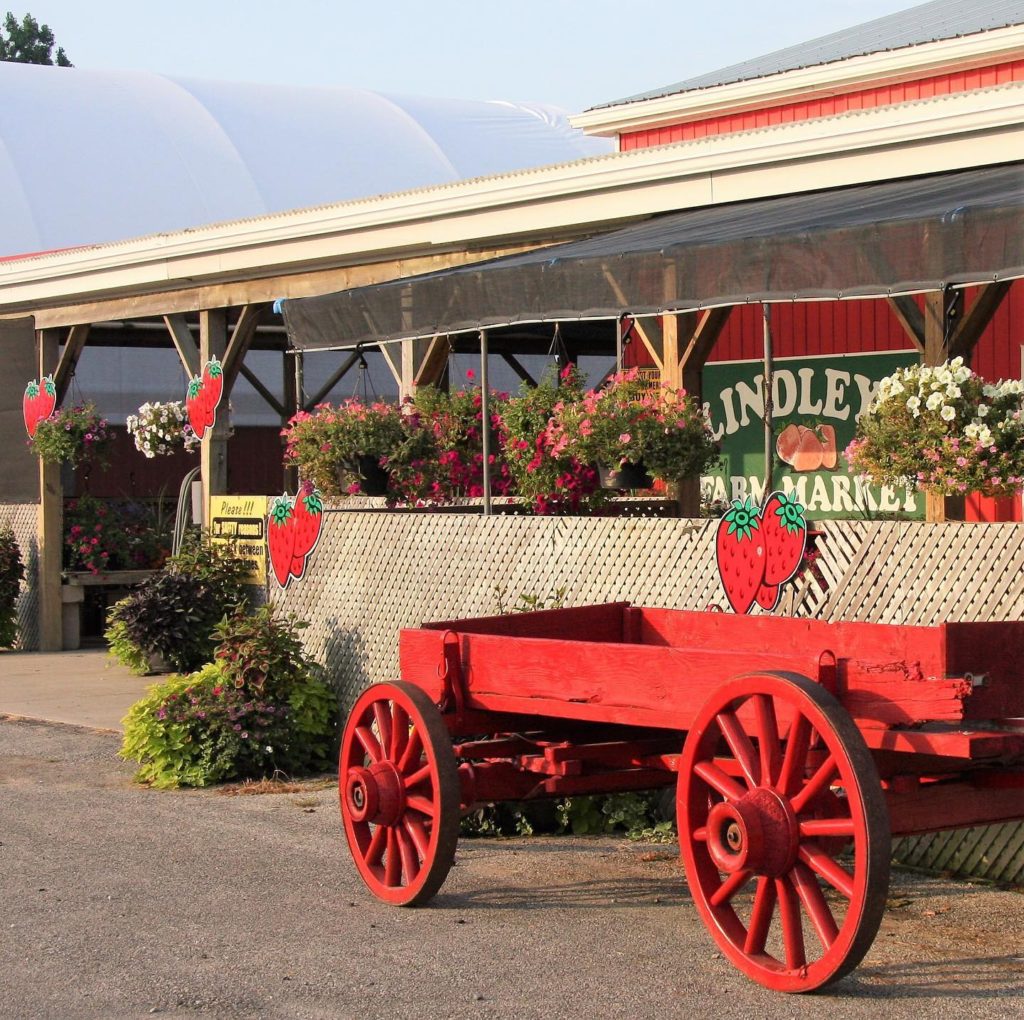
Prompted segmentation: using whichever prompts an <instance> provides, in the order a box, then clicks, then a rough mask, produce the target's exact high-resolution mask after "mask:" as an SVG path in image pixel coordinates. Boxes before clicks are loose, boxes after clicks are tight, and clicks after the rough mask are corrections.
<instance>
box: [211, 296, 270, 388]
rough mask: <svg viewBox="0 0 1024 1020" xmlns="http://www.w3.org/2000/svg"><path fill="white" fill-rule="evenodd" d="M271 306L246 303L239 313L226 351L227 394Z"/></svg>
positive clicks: (225, 380)
mask: <svg viewBox="0 0 1024 1020" xmlns="http://www.w3.org/2000/svg"><path fill="white" fill-rule="evenodd" d="M270 307H271V306H270V304H269V303H268V304H258V305H246V306H245V307H244V308H243V309H242V311H241V313H240V314H239V316H238V321H237V322H236V323H235V328H234V330H233V331H232V333H231V339H230V340H229V341H228V345H227V349H226V350H225V351H224V361H223V369H224V392H225V393H226V394H227V393H230V392H231V387H232V385H233V384H234V381H235V378H236V377H237V375H238V372H239V370H240V369H241V367H242V362H243V361H244V360H245V355H246V352H247V351H248V350H249V346H250V344H252V339H253V337H254V336H255V335H256V327H257V326H258V325H259V324H260V319H261V318H262V316H263V313H264V312H265V311H266V310H267V309H268V308H270Z"/></svg>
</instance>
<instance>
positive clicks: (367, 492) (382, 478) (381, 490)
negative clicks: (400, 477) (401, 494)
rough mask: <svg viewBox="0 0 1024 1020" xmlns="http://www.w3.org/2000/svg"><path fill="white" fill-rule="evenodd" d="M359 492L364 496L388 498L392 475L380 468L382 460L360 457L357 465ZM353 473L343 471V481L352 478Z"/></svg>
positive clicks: (346, 470)
mask: <svg viewBox="0 0 1024 1020" xmlns="http://www.w3.org/2000/svg"><path fill="white" fill-rule="evenodd" d="M356 473H357V475H358V478H359V482H358V484H359V491H360V492H361V493H362V494H363V495H364V496H386V495H387V494H388V486H389V482H390V479H391V475H390V473H389V472H388V471H386V470H385V469H384V468H382V467H381V466H380V459H379V458H378V457H373V456H364V457H360V458H359V459H358V461H357V463H356ZM351 474H352V472H351V471H349V470H348V469H347V468H343V469H342V475H343V476H344V478H343V479H341V481H343V480H347V479H349V478H351Z"/></svg>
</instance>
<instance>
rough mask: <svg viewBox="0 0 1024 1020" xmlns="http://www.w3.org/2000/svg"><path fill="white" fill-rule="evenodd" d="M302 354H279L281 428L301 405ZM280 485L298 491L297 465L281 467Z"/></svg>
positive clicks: (288, 489) (283, 439)
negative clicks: (281, 400) (281, 402)
mask: <svg viewBox="0 0 1024 1020" xmlns="http://www.w3.org/2000/svg"><path fill="white" fill-rule="evenodd" d="M301 366H302V355H301V354H295V355H291V354H282V355H281V382H282V386H281V390H282V396H283V398H284V400H283V404H282V406H281V411H280V415H281V428H282V429H283V428H284V427H285V426H286V425H287V424H288V422H289V420H290V419H291V418H292V417H293V416H294V415H295V414H296V413H297V412H298V410H299V408H300V407H301V406H302V396H301V394H302V386H301V382H300V380H301V375H302V367H301ZM246 371H247V369H246V368H245V366H244V365H243V366H242V374H243V375H245V373H246ZM284 447H285V438H284V436H281V453H282V457H283V455H284ZM281 483H282V485H283V486H284V491H285V492H296V493H297V492H298V491H299V469H298V467H297V466H295V465H292V466H290V467H283V468H282V480H281Z"/></svg>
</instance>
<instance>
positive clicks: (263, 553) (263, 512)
mask: <svg viewBox="0 0 1024 1020" xmlns="http://www.w3.org/2000/svg"><path fill="white" fill-rule="evenodd" d="M210 538H211V539H212V541H213V542H215V543H217V544H222V545H230V546H231V547H232V550H233V552H234V554H235V555H236V556H238V557H239V558H241V559H243V560H246V561H247V563H248V564H249V576H248V578H247V580H248V582H249V583H250V584H259V585H263V584H266V583H267V497H266V496H211V497H210Z"/></svg>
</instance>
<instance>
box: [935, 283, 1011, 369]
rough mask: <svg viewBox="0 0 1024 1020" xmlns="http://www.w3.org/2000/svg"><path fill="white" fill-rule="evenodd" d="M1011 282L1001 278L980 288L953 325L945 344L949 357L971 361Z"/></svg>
mask: <svg viewBox="0 0 1024 1020" xmlns="http://www.w3.org/2000/svg"><path fill="white" fill-rule="evenodd" d="M1012 282H1013V281H1011V280H1002V281H1000V282H999V283H990V284H988V285H986V286H984V287H982V288H981V290H980V291H979V292H978V296H977V297H976V298H975V299H974V303H973V304H972V305H971V307H970V308H969V309H968V310H967V312H966V313H965V314H964V315H962V316H960V320H959V321H958V322H957V323H956V324H955V325H954V328H953V335H952V336H951V337H950V338H949V343H948V344H947V350H948V354H949V357H951V358H956V357H961V358H963V359H964V361H965V362H966V363H967V364H968V365H969V364H970V363H971V357H972V355H973V354H974V348H975V347H977V345H978V341H979V340H980V339H981V335H982V333H984V332H985V330H986V329H987V328H988V326H989V324H990V323H991V322H992V319H993V317H994V316H995V314H996V312H997V311H998V310H999V306H1000V305H1001V304H1002V303H1003V301H1004V300H1005V298H1006V295H1007V294H1009V293H1010V286H1011V284H1012Z"/></svg>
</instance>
